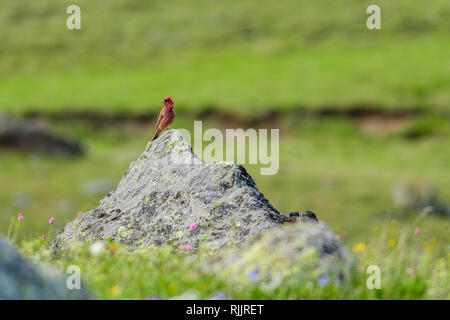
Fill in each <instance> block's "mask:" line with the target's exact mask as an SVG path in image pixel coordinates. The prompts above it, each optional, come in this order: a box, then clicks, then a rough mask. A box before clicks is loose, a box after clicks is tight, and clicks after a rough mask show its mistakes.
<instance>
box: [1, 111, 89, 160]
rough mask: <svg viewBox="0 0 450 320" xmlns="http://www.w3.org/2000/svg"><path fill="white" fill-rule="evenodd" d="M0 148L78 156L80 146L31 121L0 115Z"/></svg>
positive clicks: (81, 150) (80, 151)
mask: <svg viewBox="0 0 450 320" xmlns="http://www.w3.org/2000/svg"><path fill="white" fill-rule="evenodd" d="M0 148H10V149H16V150H19V151H26V152H38V153H44V154H50V155H58V156H80V155H82V154H83V149H82V148H81V146H80V145H79V144H78V143H76V142H73V141H70V140H68V139H65V138H62V137H58V136H56V135H55V134H52V133H50V132H48V131H47V130H46V129H44V128H41V127H39V126H37V125H36V124H34V123H33V122H31V121H24V120H18V119H15V118H11V117H6V116H2V115H0Z"/></svg>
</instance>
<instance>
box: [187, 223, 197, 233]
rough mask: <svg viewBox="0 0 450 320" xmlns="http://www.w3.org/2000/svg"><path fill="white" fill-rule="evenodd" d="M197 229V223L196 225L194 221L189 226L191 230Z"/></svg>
mask: <svg viewBox="0 0 450 320" xmlns="http://www.w3.org/2000/svg"><path fill="white" fill-rule="evenodd" d="M196 229H197V225H196V224H195V223H192V224H191V225H190V226H189V230H191V231H192V232H194V231H195V230H196Z"/></svg>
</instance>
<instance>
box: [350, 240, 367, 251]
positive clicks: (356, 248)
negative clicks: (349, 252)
mask: <svg viewBox="0 0 450 320" xmlns="http://www.w3.org/2000/svg"><path fill="white" fill-rule="evenodd" d="M365 248H366V245H365V244H364V243H362V242H360V243H357V244H355V245H354V246H353V252H360V251H364V249H365Z"/></svg>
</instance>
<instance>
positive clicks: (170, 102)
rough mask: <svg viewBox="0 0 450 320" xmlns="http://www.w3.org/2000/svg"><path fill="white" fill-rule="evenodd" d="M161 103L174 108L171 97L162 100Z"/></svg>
mask: <svg viewBox="0 0 450 320" xmlns="http://www.w3.org/2000/svg"><path fill="white" fill-rule="evenodd" d="M161 103H164V105H165V106H167V105H169V106H173V105H174V104H173V100H172V98H171V97H167V98H165V99H162V100H161Z"/></svg>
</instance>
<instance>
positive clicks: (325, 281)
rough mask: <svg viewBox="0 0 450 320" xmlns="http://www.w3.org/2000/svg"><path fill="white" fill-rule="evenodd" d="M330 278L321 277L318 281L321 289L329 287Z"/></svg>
mask: <svg viewBox="0 0 450 320" xmlns="http://www.w3.org/2000/svg"><path fill="white" fill-rule="evenodd" d="M328 282H329V281H328V277H327V276H321V277H319V279H318V280H317V283H318V284H319V286H320V287H325V286H327V285H328Z"/></svg>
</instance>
